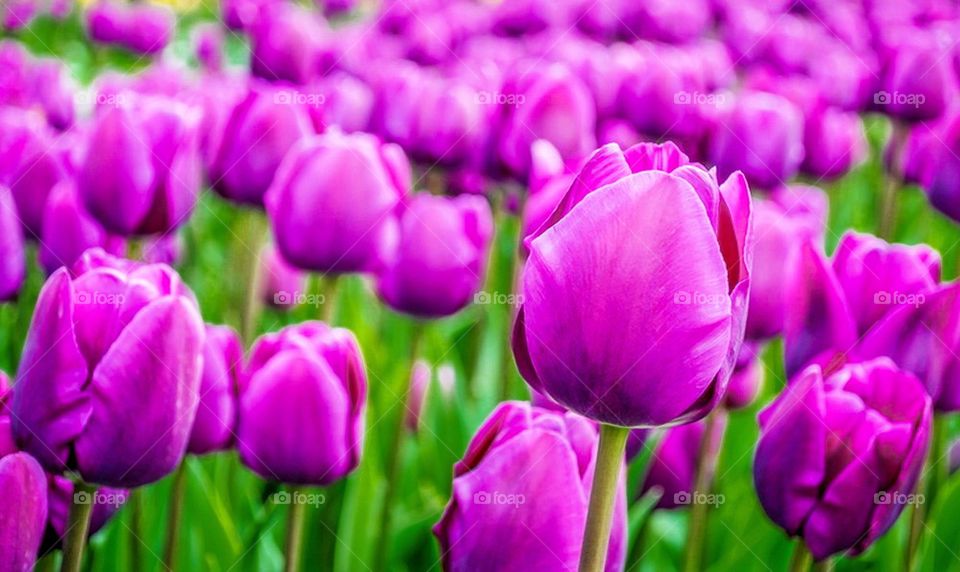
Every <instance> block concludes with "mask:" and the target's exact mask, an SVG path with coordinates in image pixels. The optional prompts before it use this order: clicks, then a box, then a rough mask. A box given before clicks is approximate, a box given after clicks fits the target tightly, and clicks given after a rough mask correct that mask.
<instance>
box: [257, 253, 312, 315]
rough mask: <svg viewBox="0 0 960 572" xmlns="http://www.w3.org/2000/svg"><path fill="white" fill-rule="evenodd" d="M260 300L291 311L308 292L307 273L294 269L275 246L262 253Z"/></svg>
mask: <svg viewBox="0 0 960 572" xmlns="http://www.w3.org/2000/svg"><path fill="white" fill-rule="evenodd" d="M259 272H260V300H261V301H262V302H263V303H264V304H266V305H268V306H272V307H274V308H277V309H281V310H283V309H290V308H292V307H294V306H296V305H297V304H298V303H299V295H300V294H302V293H304V292H306V288H307V273H306V272H303V271H302V270H300V269H298V268H294V267H293V266H291V265H290V263H288V262H287V261H286V260H284V259H283V256H282V255H281V254H280V252H279V251H278V250H277V249H276V247H274V246H273V245H267V246H265V247H264V248H263V250H261V251H260V270H259Z"/></svg>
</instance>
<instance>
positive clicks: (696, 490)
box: [683, 410, 720, 572]
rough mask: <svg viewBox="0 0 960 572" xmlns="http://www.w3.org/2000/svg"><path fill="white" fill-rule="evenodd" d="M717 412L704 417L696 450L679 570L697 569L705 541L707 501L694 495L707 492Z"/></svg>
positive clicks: (713, 458)
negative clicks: (698, 446) (685, 538)
mask: <svg viewBox="0 0 960 572" xmlns="http://www.w3.org/2000/svg"><path fill="white" fill-rule="evenodd" d="M718 415H720V413H719V412H718V411H717V410H713V411H711V412H710V414H709V415H707V418H706V419H705V420H704V429H703V440H702V441H701V442H700V450H699V451H698V453H697V466H696V469H695V473H694V474H695V475H696V477H695V478H694V485H693V491H691V498H692V499H693V506H692V507H691V509H690V526H689V528H688V530H687V546H686V552H685V554H684V559H683V569H684V570H685V571H686V572H696V571H697V570H700V568H701V562H702V561H703V551H704V546H705V544H706V540H707V520H708V517H709V510H708V509H709V508H710V507H709V503H707V502H702V501H698V500H697V499H698V497H702V495H707V494H710V491H711V489H712V482H711V481H712V480H713V473H714V463H715V462H716V454H715V453H716V447H715V445H716V439H717V435H716V432H717V430H718V429H719V428H720V424H719V423H717V417H718Z"/></svg>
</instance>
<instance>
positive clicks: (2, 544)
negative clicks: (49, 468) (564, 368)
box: [0, 453, 47, 572]
mask: <svg viewBox="0 0 960 572" xmlns="http://www.w3.org/2000/svg"><path fill="white" fill-rule="evenodd" d="M0 497H2V498H3V510H2V511H0V570H9V571H10V572H29V571H30V570H33V564H34V562H35V561H36V559H37V550H39V548H40V541H41V540H43V531H44V527H45V526H46V523H47V478H46V475H44V473H43V469H42V468H41V467H40V464H39V463H37V462H36V461H35V460H34V459H33V457H31V456H30V455H28V454H26V453H13V454H10V455H7V456H5V457H2V458H0Z"/></svg>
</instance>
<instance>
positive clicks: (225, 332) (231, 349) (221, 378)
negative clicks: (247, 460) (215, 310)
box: [187, 324, 243, 455]
mask: <svg viewBox="0 0 960 572" xmlns="http://www.w3.org/2000/svg"><path fill="white" fill-rule="evenodd" d="M206 329H207V341H206V344H204V348H203V375H202V376H201V378H200V406H199V407H198V408H197V417H196V420H195V421H194V422H193V430H192V431H191V433H190V443H189V445H187V452H189V453H193V454H194V455H203V454H204V453H209V452H211V451H217V450H220V449H225V448H227V447H228V446H230V444H231V443H232V442H233V432H234V428H235V426H236V418H237V394H238V392H239V390H240V385H241V383H242V379H241V372H242V370H243V344H242V343H241V342H240V337H239V336H238V335H237V333H236V332H235V331H233V330H232V329H231V328H230V327H228V326H212V325H209V324H208V325H207V328H206Z"/></svg>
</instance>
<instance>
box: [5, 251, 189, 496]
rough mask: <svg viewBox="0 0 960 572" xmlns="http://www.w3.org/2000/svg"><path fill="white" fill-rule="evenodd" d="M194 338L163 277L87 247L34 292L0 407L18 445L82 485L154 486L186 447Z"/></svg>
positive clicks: (170, 276)
mask: <svg viewBox="0 0 960 572" xmlns="http://www.w3.org/2000/svg"><path fill="white" fill-rule="evenodd" d="M203 338H204V335H203V322H202V321H201V320H200V315H199V312H198V309H197V305H196V301H195V300H194V298H193V294H192V293H191V292H190V291H189V289H187V287H186V286H185V285H184V284H183V283H182V282H181V281H180V278H179V277H178V276H177V274H176V273H175V272H174V271H173V270H171V269H170V268H169V267H167V266H164V265H143V264H138V263H135V262H131V261H126V260H122V259H118V258H114V257H112V256H109V255H107V254H106V253H104V252H103V251H100V250H90V251H87V252H86V253H85V254H84V255H83V257H82V258H81V259H80V260H79V261H78V262H77V263H76V264H75V265H74V266H73V268H72V269H71V270H69V271H68V270H67V269H66V268H61V269H60V270H57V271H56V272H54V273H53V275H51V276H50V278H49V279H48V280H47V282H46V284H44V286H43V289H42V290H41V291H40V298H39V300H38V301H37V307H36V309H35V311H34V317H33V321H32V322H31V324H30V330H29V332H28V334H27V339H26V343H25V346H24V351H23V357H22V360H21V362H20V371H19V373H18V375H17V383H16V385H15V389H14V396H13V402H12V407H11V411H12V413H13V433H14V436H15V438H16V440H17V443H18V445H19V446H20V447H21V449H23V450H24V451H27V452H29V453H31V454H33V455H34V456H36V457H37V459H38V460H39V461H40V462H41V463H43V465H44V466H45V467H46V468H47V470H49V471H50V472H53V473H62V472H64V471H66V470H71V471H76V472H77V473H79V474H80V476H81V477H82V478H83V479H84V481H86V482H91V483H99V484H102V485H107V486H113V487H123V488H129V487H135V486H139V485H143V484H147V483H150V482H153V481H156V480H158V479H160V478H162V477H163V476H164V475H166V474H167V473H169V472H170V471H171V470H173V468H174V467H176V465H177V464H178V463H179V462H180V459H181V458H182V457H183V455H184V452H185V451H186V448H187V440H188V438H189V436H190V428H191V426H192V425H193V419H194V416H195V414H196V409H197V403H198V398H199V393H198V391H199V386H200V375H201V369H202V348H203Z"/></svg>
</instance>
